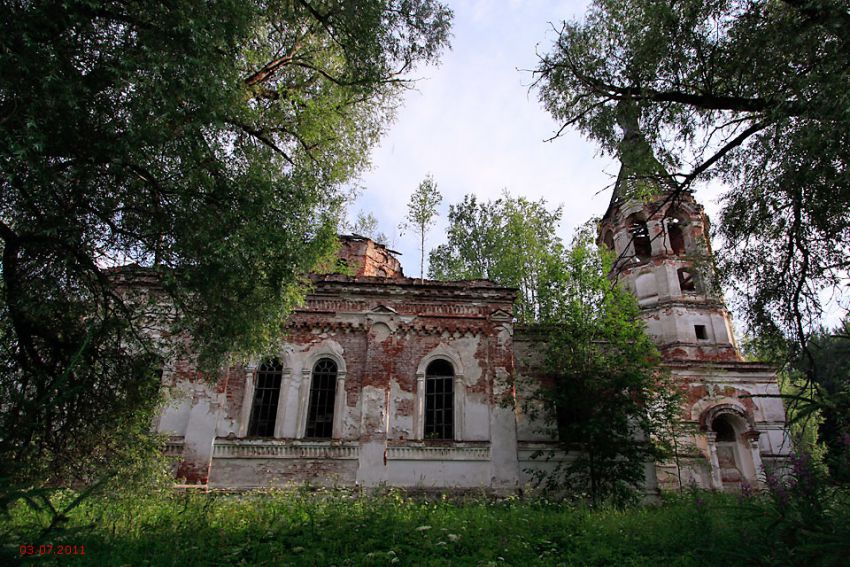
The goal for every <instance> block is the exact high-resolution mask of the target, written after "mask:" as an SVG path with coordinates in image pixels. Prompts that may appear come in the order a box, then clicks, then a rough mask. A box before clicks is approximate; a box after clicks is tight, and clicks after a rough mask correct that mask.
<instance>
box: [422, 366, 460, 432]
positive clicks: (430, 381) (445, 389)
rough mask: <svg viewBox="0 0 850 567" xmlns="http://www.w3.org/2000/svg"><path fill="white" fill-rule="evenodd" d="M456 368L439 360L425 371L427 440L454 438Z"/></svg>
mask: <svg viewBox="0 0 850 567" xmlns="http://www.w3.org/2000/svg"><path fill="white" fill-rule="evenodd" d="M454 375H455V371H454V367H453V366H452V363H451V362H449V361H447V360H442V359H438V360H435V361H433V362H432V363H431V364H429V365H428V368H427V369H426V370H425V439H453V438H454Z"/></svg>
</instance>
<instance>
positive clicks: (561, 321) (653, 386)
mask: <svg viewBox="0 0 850 567" xmlns="http://www.w3.org/2000/svg"><path fill="white" fill-rule="evenodd" d="M594 229H595V226H594V225H593V224H589V225H586V226H584V227H582V228H581V229H580V230H579V231H578V233H577V234H576V237H575V238H574V240H573V243H572V246H570V247H569V248H568V249H567V250H565V251H564V252H563V254H562V255H561V256H560V258H559V261H558V262H556V263H553V264H550V269H549V271H548V274H547V276H546V284H547V287H548V288H549V293H548V295H547V297H548V298H549V299H548V306H547V308H546V309H545V311H544V312H545V318H544V319H543V324H544V329H545V331H546V332H545V339H544V341H545V345H546V347H545V348H546V356H545V371H546V374H547V376H549V377H551V379H552V382H553V386H552V387H550V388H540V389H539V390H538V391H537V394H536V396H537V397H539V398H541V399H542V400H543V401H544V403H545V404H546V405H548V406H549V407H551V408H552V410H551V411H550V412H549V416H550V419H553V420H555V421H556V425H557V431H558V438H559V440H560V442H561V444H562V445H563V446H564V448H566V449H567V450H569V451H576V453H575V458H574V460H572V461H569V462H567V463H566V464H565V465H563V467H562V468H560V469H558V470H556V473H555V475H554V476H553V477H552V476H550V478H548V479H547V480H548V481H550V482H552V481H554V482H555V483H556V485H560V486H567V487H568V488H571V489H572V491H573V493H575V494H580V493H582V492H586V493H588V494H589V495H590V497H591V499H592V500H593V502H594V503H595V502H599V501H600V500H603V499H612V500H613V501H615V502H623V501H626V500H628V499H630V498H631V497H633V496H635V494H636V491H638V490H639V489H640V488H641V487H643V486H644V483H645V482H646V465H647V463H653V462H656V461H658V460H659V459H662V458H664V457H666V456H667V455H668V451H669V446H668V444H669V442H670V440H671V426H672V424H674V423H675V422H676V421H677V420H678V419H679V417H680V416H679V412H680V411H681V409H680V407H679V405H678V399H679V398H678V391H677V389H676V387H675V385H674V384H673V383H672V381H671V379H670V375H669V373H668V372H667V371H666V370H664V369H663V368H662V367H661V366H660V364H661V355H660V354H659V353H658V350H657V349H656V348H655V344H654V343H653V341H652V339H651V338H650V337H649V336H648V335H647V334H646V330H645V328H644V325H643V321H642V320H641V318H640V308H639V307H638V304H637V300H636V299H635V297H634V296H633V295H632V294H631V293H629V292H628V291H627V290H625V289H623V288H622V287H621V286H618V285H612V282H611V281H610V280H609V279H608V277H607V276H608V274H609V272H610V270H611V268H612V261H613V258H612V256H613V254H611V253H609V252H608V251H607V250H603V249H600V248H597V246H596V244H595V237H596V235H595V230H594Z"/></svg>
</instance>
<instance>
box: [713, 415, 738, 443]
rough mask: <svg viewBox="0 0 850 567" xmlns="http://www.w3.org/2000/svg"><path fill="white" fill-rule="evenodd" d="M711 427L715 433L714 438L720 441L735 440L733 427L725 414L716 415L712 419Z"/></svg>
mask: <svg viewBox="0 0 850 567" xmlns="http://www.w3.org/2000/svg"><path fill="white" fill-rule="evenodd" d="M711 429H712V430H713V431H714V433H715V434H716V435H717V436H716V437H715V439H716V440H717V441H719V442H721V443H724V442H729V441H732V442H734V441H735V428H734V427H732V424H731V423H729V420H728V419H727V418H726V417H725V416H722V415H721V416H718V417H716V418H715V419H714V421H712V423H711Z"/></svg>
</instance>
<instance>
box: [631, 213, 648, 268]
mask: <svg viewBox="0 0 850 567" xmlns="http://www.w3.org/2000/svg"><path fill="white" fill-rule="evenodd" d="M629 233H630V234H631V235H632V245H633V246H634V249H635V257H636V258H637V259H638V260H640V261H641V262H644V261H646V260H649V259H650V258H651V257H652V242H651V241H650V239H649V229H648V228H647V226H646V222H645V221H643V220H641V219H639V218H637V217H632V218H630V219H629Z"/></svg>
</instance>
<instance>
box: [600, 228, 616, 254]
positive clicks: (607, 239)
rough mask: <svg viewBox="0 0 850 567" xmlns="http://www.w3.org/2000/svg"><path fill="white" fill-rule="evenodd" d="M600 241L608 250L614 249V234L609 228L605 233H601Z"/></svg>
mask: <svg viewBox="0 0 850 567" xmlns="http://www.w3.org/2000/svg"><path fill="white" fill-rule="evenodd" d="M602 243H603V244H605V247H606V248H607V249H608V250H613V249H614V234H613V233H612V232H611V231H610V230H606V231H605V234H604V235H602Z"/></svg>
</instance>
